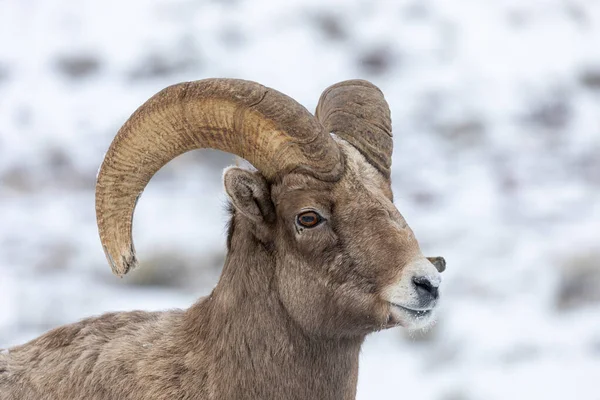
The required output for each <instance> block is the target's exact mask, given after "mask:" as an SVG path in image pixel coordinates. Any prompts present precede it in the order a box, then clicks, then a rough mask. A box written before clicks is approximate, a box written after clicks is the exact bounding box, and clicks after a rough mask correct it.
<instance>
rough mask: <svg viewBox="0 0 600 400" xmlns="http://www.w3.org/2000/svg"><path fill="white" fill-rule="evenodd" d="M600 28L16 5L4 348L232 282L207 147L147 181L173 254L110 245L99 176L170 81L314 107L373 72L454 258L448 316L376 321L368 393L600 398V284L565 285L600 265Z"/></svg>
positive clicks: (428, 243)
mask: <svg viewBox="0 0 600 400" xmlns="http://www.w3.org/2000/svg"><path fill="white" fill-rule="evenodd" d="M598 43H600V3H599V2H597V1H581V0H580V1H578V0H569V1H558V0H535V1H528V2H522V1H515V0H505V1H497V2H481V1H474V0H444V1H442V0H420V1H415V0H402V1H384V0H380V1H364V0H345V1H342V0H334V1H329V2H323V1H316V0H293V1H286V2H277V1H274V0H254V1H248V0H227V1H214V0H213V1H203V2H198V1H192V0H177V1H166V0H160V1H149V0H146V1H144V0H131V1H127V2H122V1H116V0H107V1H103V2H97V1H91V0H78V1H76V0H57V1H53V2H47V1H42V0H5V1H3V2H0V110H1V112H0V347H3V348H5V347H8V346H11V345H14V344H18V343H22V342H24V341H26V340H29V339H31V338H33V337H35V336H37V335H39V334H40V333H42V332H44V331H45V330H47V329H49V328H51V327H54V326H57V325H60V324H64V323H69V322H73V321H75V320H77V319H79V318H82V317H85V316H88V315H92V314H98V313H101V312H104V311H109V310H127V309H148V310H151V309H167V308H172V307H185V306H187V305H189V304H190V303H191V302H192V301H194V299H196V298H197V297H199V296H200V295H201V294H205V293H207V292H208V291H209V290H210V288H211V287H212V286H214V284H215V283H216V276H217V275H218V272H219V265H220V263H221V262H222V256H223V252H224V242H225V238H224V231H225V222H226V219H227V216H226V213H225V212H224V210H223V204H224V195H223V190H222V183H221V173H220V172H219V168H220V167H222V166H223V165H225V162H224V159H223V157H222V156H219V155H214V153H209V152H207V151H202V152H197V153H196V154H187V155H184V156H182V157H179V158H178V159H177V160H175V161H173V162H172V163H170V164H169V165H168V166H166V167H165V168H164V169H163V170H162V171H160V173H159V174H158V175H157V176H156V177H155V178H154V179H153V180H152V182H151V183H150V185H149V186H148V188H147V190H146V191H145V192H144V195H143V197H142V199H141V201H140V202H139V205H138V207H137V212H136V219H135V224H134V236H135V238H136V248H137V250H138V255H139V257H140V259H141V261H142V263H144V260H146V263H147V268H145V270H146V271H150V272H147V274H149V275H144V272H143V270H140V271H139V274H138V275H137V276H136V277H132V278H129V277H127V278H125V279H123V280H119V279H118V278H116V277H113V276H111V274H110V271H109V268H108V265H107V263H106V260H105V258H104V254H103V252H102V249H101V246H100V244H99V240H98V237H97V231H96V226H95V215H94V197H93V185H94V181H95V175H96V172H97V170H98V166H99V165H100V163H101V161H102V157H103V155H104V153H105V151H106V150H107V148H108V145H109V144H110V141H111V140H112V138H113V136H114V134H115V132H116V131H117V129H118V128H119V127H120V125H121V124H122V123H123V122H124V121H125V119H126V118H127V117H128V116H129V115H130V114H131V113H132V112H133V111H134V110H135V108H136V107H137V106H139V105H140V104H141V103H143V102H144V101H145V100H146V99H147V98H148V97H150V96H151V95H152V94H154V93H155V92H157V91H158V90H160V89H162V88H163V87H165V86H167V85H170V84H173V83H176V82H180V81H184V80H195V79H202V78H206V77H236V78H244V79H250V80H254V81H258V82H260V83H263V84H265V85H267V86H271V87H273V88H276V89H278V90H280V91H282V92H284V93H286V94H288V95H290V96H292V97H294V98H295V99H297V100H298V101H300V102H301V103H302V104H304V105H305V106H306V107H307V108H308V109H310V110H313V109H314V107H315V105H316V102H317V100H318V97H319V94H320V93H321V91H322V90H323V89H324V88H326V87H327V86H328V85H330V84H332V83H334V82H337V81H340V80H343V79H348V78H355V77H360V78H364V79H369V80H371V81H373V82H374V83H375V84H377V85H378V86H380V87H381V89H382V90H383V92H384V93H385V95H386V98H387V100H388V102H389V103H390V106H391V108H392V117H393V123H394V136H395V149H394V160H393V187H394V190H395V193H396V203H397V206H398V208H399V209H400V211H401V212H402V213H403V215H404V216H405V217H406V219H407V221H408V222H409V224H410V225H411V227H412V228H413V230H414V231H415V232H416V235H417V237H418V238H419V240H420V242H421V245H422V248H423V250H424V252H425V253H427V254H428V255H432V256H437V255H443V256H445V258H446V260H447V262H448V269H447V271H446V272H445V273H444V277H443V281H444V282H443V291H442V296H443V304H442V308H441V310H440V312H439V323H438V324H437V325H436V326H435V327H434V328H433V329H432V330H431V331H430V332H428V333H427V334H425V335H422V334H420V333H418V332H417V333H412V334H408V333H406V332H403V331H402V330H400V329H395V330H391V331H386V332H382V333H377V334H374V335H372V336H371V337H369V338H368V340H367V343H366V345H365V346H364V348H363V351H362V354H361V366H360V377H359V390H358V398H359V399H372V398H382V399H397V398H410V397H411V396H413V397H416V398H419V399H435V400H438V399H439V400H456V399H466V400H471V399H473V400H475V399H486V400H487V399H531V398H544V399H548V400H552V399H565V398H594V396H597V394H596V390H595V389H596V388H595V386H594V384H595V379H594V378H596V377H598V376H600V303H599V302H598V300H593V299H592V300H590V299H585V298H583V297H582V296H583V294H582V292H581V291H582V290H583V289H577V288H576V289H575V291H574V293H571V292H569V293H570V294H569V295H570V296H574V297H573V299H574V300H573V299H571V298H570V300H569V301H573V302H572V303H571V302H569V303H568V304H573V305H569V306H565V305H564V304H567V303H566V302H565V300H564V299H562V297H561V296H563V295H562V294H561V293H564V290H563V289H564V288H565V285H566V283H565V282H566V281H567V280H568V279H569V277H570V276H571V275H570V274H574V273H575V272H576V271H579V270H581V269H584V270H585V271H591V272H587V273H588V274H593V273H594V271H596V272H595V273H596V275H594V276H596V277H597V276H599V275H598V274H599V273H600V272H597V271H599V270H600V265H599V264H598V261H597V260H598V259H599V257H600V207H599V206H598V205H599V204H600V113H599V112H598V110H599V109H600V51H599V49H600V47H599V46H598ZM207 160H208V161H207ZM215 165H218V167H215ZM217 232H218V234H217ZM585 256H587V257H588V259H590V260H592V261H589V263H591V266H587V267H586V265H587V264H585V263H584V264H582V263H583V262H582V261H580V258H581V257H585ZM165 260H168V264H172V265H170V267H169V268H170V269H169V268H168V269H166V271H167V272H165V273H164V274H163V275H160V273H158V272H156V271H155V270H154V269H153V268H154V267H155V266H156V265H155V264H160V263H161V262H164V261H165ZM172 260H174V261H172ZM171 261H172V262H171ZM198 264H200V265H205V266H206V268H200V267H197V265H198ZM585 268H588V269H585ZM158 270H160V268H159V269H158ZM154 274H158V275H154ZM178 274H184V278H182V279H179V280H177V279H176V278H177V276H178ZM186 274H187V275H186ZM586 276H587V275H586ZM584 280H585V278H584ZM592 280H593V279H592V278H589V279H588V281H592ZM182 282H183V283H182ZM580 284H582V283H581V282H580ZM578 290H579V292H578ZM595 290H596V291H600V286H597V287H595ZM580 292H581V293H580ZM595 299H598V297H595ZM563 303H564V304H563ZM596 398H598V397H596Z"/></svg>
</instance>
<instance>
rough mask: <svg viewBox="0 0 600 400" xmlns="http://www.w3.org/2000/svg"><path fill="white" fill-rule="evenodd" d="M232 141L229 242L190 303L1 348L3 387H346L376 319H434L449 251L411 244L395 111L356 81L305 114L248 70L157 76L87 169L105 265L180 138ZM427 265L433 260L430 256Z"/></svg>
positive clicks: (286, 395) (71, 392)
mask: <svg viewBox="0 0 600 400" xmlns="http://www.w3.org/2000/svg"><path fill="white" fill-rule="evenodd" d="M200 148H213V149H220V150H224V151H228V152H230V153H233V154H235V155H237V156H239V157H242V158H245V159H246V160H248V161H249V162H250V163H251V164H252V165H253V166H254V167H255V168H256V169H257V170H256V171H255V170H248V169H241V168H237V167H230V168H228V169H227V170H226V172H225V174H224V182H225V189H226V192H227V194H228V195H229V198H230V199H231V203H232V207H231V221H230V225H229V232H228V239H227V247H228V253H227V258H226V261H225V265H224V268H223V272H222V274H221V278H220V280H219V283H218V284H217V286H216V287H215V288H214V290H213V291H212V293H211V294H210V296H208V297H205V298H202V299H200V300H199V301H198V302H197V303H195V304H194V305H192V306H191V307H190V308H189V309H187V310H180V311H167V312H141V311H134V312H123V313H110V314H104V315H102V316H99V317H93V318H88V319H85V320H83V321H81V322H78V323H75V324H72V325H66V326H63V327H59V328H56V329H54V330H51V331H49V332H47V333H46V334H44V335H42V336H40V337H39V338H37V339H34V340H32V341H31V342H29V343H27V344H24V345H21V346H17V347H14V348H11V349H9V350H8V351H3V352H1V353H0V399H2V400H8V399H11V400H16V399H27V400H29V399H35V400H40V399H52V400H54V399H56V400H59V399H60V400H64V399H86V400H93V399H98V400H100V399H102V400H110V399H114V400H125V399H130V400H134V399H136V400H137V399H144V400H147V399H180V400H183V399H200V400H202V399H219V400H225V399H227V400H233V399H262V400H267V399H273V400H274V399H278V400H281V399H286V400H292V399H302V400H306V399H321V400H333V399H336V400H339V399H354V398H355V393H356V383H357V376H358V354H359V349H360V347H361V344H362V342H363V339H364V338H365V336H366V335H367V334H369V333H371V332H374V331H378V330H381V329H385V328H390V327H394V326H397V325H403V326H405V327H419V326H424V325H427V324H429V323H430V322H431V321H432V319H433V316H432V314H433V309H434V307H435V306H436V303H437V300H438V286H439V284H440V275H439V272H441V271H442V270H443V269H444V265H445V262H444V261H443V259H442V258H441V257H440V258H433V259H427V258H425V257H423V255H422V254H421V250H420V249H419V245H418V243H417V240H416V239H415V236H414V234H413V232H412V230H411V229H410V228H409V227H408V225H407V224H406V222H405V220H404V218H403V217H402V215H401V214H400V212H398V210H397V209H396V207H395V206H394V205H393V202H392V190H391V184H390V165H391V155H392V134H391V120H390V112H389V108H388V105H387V103H386V101H385V99H384V97H383V94H382V93H381V91H380V90H379V89H378V88H377V87H376V86H374V85H372V84H371V83H369V82H366V81H362V80H352V81H345V82H340V83H338V84H335V85H333V86H331V87H329V88H328V89H326V90H325V91H324V93H323V94H322V96H321V98H320V100H319V103H318V106H317V110H316V116H313V115H312V114H310V113H309V112H308V111H307V110H306V109H305V108H304V107H302V106H301V105H300V104H298V103H296V102H295V101H294V100H293V99H291V98H289V97H287V96H286V95H284V94H282V93H279V92H277V91H275V90H273V89H269V88H266V87H264V86H261V85H259V84H257V83H253V82H248V81H241V80H233V79H207V80H201V81H196V82H187V83H181V84H177V85H174V86H170V87H168V88H166V89H164V90H162V91H161V92H159V93H158V94H156V95H155V96H153V97H152V98H151V99H150V100H148V101H147V102H146V103H145V104H144V105H142V106H141V107H140V108H139V109H138V110H137V111H136V112H135V113H134V114H133V115H132V116H131V117H130V118H129V120H128V121H127V122H126V123H125V124H124V125H123V127H122V128H121V129H120V131H119V132H118V134H117V136H116V137H115V139H114V141H113V142H112V144H111V146H110V149H109V150H108V153H107V154H106V157H105V159H104V162H103V164H102V167H101V169H100V171H99V174H98V178H97V186H96V211H97V222H98V227H99V232H100V239H101V242H102V246H103V248H104V251H105V253H106V257H107V259H108V261H109V263H110V265H111V267H112V270H113V271H114V273H116V274H117V275H119V276H122V275H124V274H126V273H127V272H128V271H129V270H131V269H132V268H133V267H135V266H136V264H137V260H136V255H135V251H134V247H133V242H132V238H131V224H132V217H133V212H134V208H135V205H136V202H137V200H138V198H139V196H140V194H141V193H142V191H143V189H144V187H145V186H146V184H147V183H148V181H149V180H150V178H151V177H152V176H153V175H154V173H155V172H157V171H158V170H159V169H160V168H161V167H162V166H163V165H165V164H166V163H168V162H169V161H170V160H172V159H173V158H174V157H176V156H178V155H180V154H182V153H184V152H187V151H189V150H193V149H200ZM434 264H435V266H434Z"/></svg>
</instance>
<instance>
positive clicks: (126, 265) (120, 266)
mask: <svg viewBox="0 0 600 400" xmlns="http://www.w3.org/2000/svg"><path fill="white" fill-rule="evenodd" d="M103 247H104V253H105V254H106V259H107V260H108V263H109V264H110V269H111V270H112V272H113V274H115V275H117V276H118V277H119V278H123V277H124V276H125V275H126V274H127V273H128V272H129V271H131V270H132V269H135V268H136V267H137V266H138V261H137V257H136V256H135V252H134V251H133V250H130V251H127V252H125V254H121V255H120V257H117V260H119V259H120V261H121V262H117V261H115V258H113V257H112V255H111V254H110V252H109V251H108V249H107V248H106V246H103Z"/></svg>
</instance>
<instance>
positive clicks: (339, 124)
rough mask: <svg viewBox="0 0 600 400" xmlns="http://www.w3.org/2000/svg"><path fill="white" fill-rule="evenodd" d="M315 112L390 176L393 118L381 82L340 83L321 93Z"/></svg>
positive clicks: (325, 125)
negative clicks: (374, 83)
mask: <svg viewBox="0 0 600 400" xmlns="http://www.w3.org/2000/svg"><path fill="white" fill-rule="evenodd" d="M315 115H316V117H317V119H318V120H319V121H320V122H321V123H322V124H323V126H324V127H325V129H326V130H327V131H328V132H332V133H335V134H336V135H337V136H339V137H341V138H342V139H344V140H346V141H348V142H349V143H350V144H352V145H353V146H354V147H356V149H358V150H359V151H360V152H361V153H362V154H363V155H364V156H365V157H366V158H367V160H368V161H369V162H370V163H371V164H372V165H374V166H375V167H376V168H377V169H378V170H379V171H380V172H381V173H382V174H383V175H384V176H385V177H386V178H389V177H390V168H391V165H392V150H393V141H392V120H391V117H390V108H389V106H388V103H387V102H386V101H385V98H384V97H383V93H382V92H381V90H379V88H378V87H377V86H375V85H373V84H372V83H370V82H367V81H364V80H359V79H355V80H349V81H343V82H339V83H336V84H335V85H332V86H330V87H328V88H327V89H325V91H324V92H323V94H322V95H321V98H320V99H319V104H318V105H317V110H316V113H315Z"/></svg>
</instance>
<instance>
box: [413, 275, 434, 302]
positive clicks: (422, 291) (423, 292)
mask: <svg viewBox="0 0 600 400" xmlns="http://www.w3.org/2000/svg"><path fill="white" fill-rule="evenodd" d="M413 283H414V284H415V287H416V289H417V293H419V295H420V296H427V295H429V296H431V297H433V298H434V299H437V298H438V297H439V293H438V287H437V286H434V285H433V284H432V283H431V281H430V280H429V279H428V278H427V277H425V276H416V277H414V278H413Z"/></svg>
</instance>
